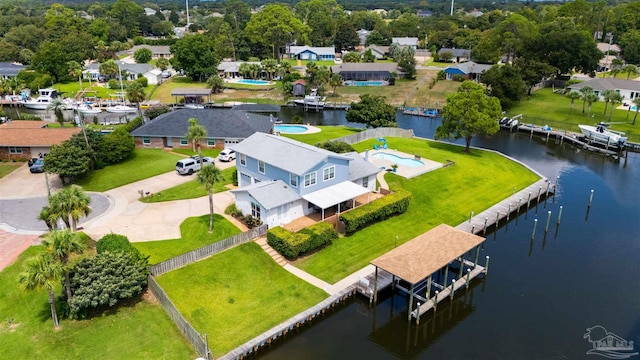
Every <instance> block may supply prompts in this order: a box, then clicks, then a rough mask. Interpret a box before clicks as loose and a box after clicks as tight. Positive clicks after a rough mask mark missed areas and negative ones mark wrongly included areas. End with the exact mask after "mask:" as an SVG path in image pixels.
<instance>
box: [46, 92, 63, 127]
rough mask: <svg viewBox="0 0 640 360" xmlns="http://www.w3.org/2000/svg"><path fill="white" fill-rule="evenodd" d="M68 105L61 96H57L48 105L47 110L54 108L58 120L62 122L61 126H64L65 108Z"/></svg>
mask: <svg viewBox="0 0 640 360" xmlns="http://www.w3.org/2000/svg"><path fill="white" fill-rule="evenodd" d="M66 109H67V107H66V105H65V104H64V102H63V101H62V99H60V98H55V99H53V100H51V102H50V103H49V105H47V112H49V111H51V110H53V113H54V114H55V115H56V120H57V121H58V122H59V123H60V127H62V126H64V112H63V111H64V110H66Z"/></svg>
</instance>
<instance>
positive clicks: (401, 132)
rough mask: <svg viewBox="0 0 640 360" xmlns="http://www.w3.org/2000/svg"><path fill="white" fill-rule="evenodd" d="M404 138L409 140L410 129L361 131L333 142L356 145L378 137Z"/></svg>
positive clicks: (410, 135)
mask: <svg viewBox="0 0 640 360" xmlns="http://www.w3.org/2000/svg"><path fill="white" fill-rule="evenodd" d="M387 136H388V137H404V138H411V137H413V130H411V129H400V128H374V129H367V130H365V131H361V132H359V133H356V134H352V135H347V136H343V137H341V138H337V139H335V141H343V142H346V143H347V144H351V145H353V144H356V143H359V142H362V141H365V140H368V139H377V138H380V137H387Z"/></svg>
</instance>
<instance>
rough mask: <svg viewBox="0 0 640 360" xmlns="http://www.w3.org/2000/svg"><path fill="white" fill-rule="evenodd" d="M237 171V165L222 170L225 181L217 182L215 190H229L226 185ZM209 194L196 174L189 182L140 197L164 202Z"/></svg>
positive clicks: (151, 201)
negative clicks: (196, 177)
mask: <svg viewBox="0 0 640 360" xmlns="http://www.w3.org/2000/svg"><path fill="white" fill-rule="evenodd" d="M235 171H236V167H235V166H232V167H230V168H226V169H224V170H222V176H223V177H224V181H221V182H217V183H215V184H214V186H213V192H214V193H219V192H222V191H227V190H229V189H228V188H227V187H226V186H227V185H228V184H231V183H232V179H233V178H232V176H233V173H234V172H235ZM208 194H209V192H208V191H207V190H205V188H204V186H203V185H202V184H200V183H199V182H198V180H197V179H195V176H194V179H193V180H191V181H189V182H186V183H184V184H180V185H176V186H174V187H171V188H168V189H166V190H162V191H161V192H157V193H155V194H153V197H150V196H146V197H143V198H142V199H140V201H142V202H144V203H155V202H162V201H173V200H183V199H195V198H199V197H201V196H207V195H208ZM214 198H215V196H214ZM214 201H215V200H214Z"/></svg>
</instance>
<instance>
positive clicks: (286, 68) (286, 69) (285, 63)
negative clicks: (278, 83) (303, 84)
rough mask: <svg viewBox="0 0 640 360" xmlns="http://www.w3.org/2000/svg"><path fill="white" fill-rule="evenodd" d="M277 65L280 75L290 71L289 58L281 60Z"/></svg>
mask: <svg viewBox="0 0 640 360" xmlns="http://www.w3.org/2000/svg"><path fill="white" fill-rule="evenodd" d="M279 67H280V69H279V71H278V72H279V73H280V75H281V76H284V75H286V74H288V73H290V72H291V63H290V62H289V60H287V61H281V62H280V65H279Z"/></svg>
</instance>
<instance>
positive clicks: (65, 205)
mask: <svg viewBox="0 0 640 360" xmlns="http://www.w3.org/2000/svg"><path fill="white" fill-rule="evenodd" d="M90 203H91V198H90V197H89V195H87V194H86V193H85V192H84V191H83V190H82V187H80V186H78V185H71V186H69V187H66V188H64V189H62V190H60V191H58V192H57V193H55V194H53V195H51V197H50V198H49V209H50V211H51V217H50V218H52V219H62V221H64V223H65V224H66V225H67V228H68V229H72V230H73V231H76V226H77V223H78V220H79V219H80V217H81V216H87V215H89V214H90V213H91V207H90V206H89V204H90Z"/></svg>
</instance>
